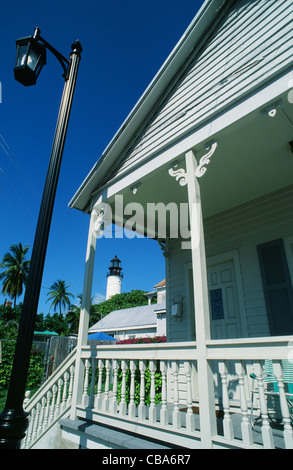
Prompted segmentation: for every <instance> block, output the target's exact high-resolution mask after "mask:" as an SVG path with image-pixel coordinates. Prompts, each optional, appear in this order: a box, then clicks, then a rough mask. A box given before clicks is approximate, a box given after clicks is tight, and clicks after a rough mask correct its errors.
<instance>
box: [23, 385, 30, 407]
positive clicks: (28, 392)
mask: <svg viewBox="0 0 293 470" xmlns="http://www.w3.org/2000/svg"><path fill="white" fill-rule="evenodd" d="M30 396H31V392H30V390H27V391H26V392H25V399H24V401H23V407H24V409H25V408H26V406H27V404H28V402H29V401H30Z"/></svg>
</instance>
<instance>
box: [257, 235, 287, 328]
mask: <svg viewBox="0 0 293 470" xmlns="http://www.w3.org/2000/svg"><path fill="white" fill-rule="evenodd" d="M257 249H258V257H259V263H260V268H261V276H262V283H263V289H264V295H265V301H266V307H267V313H268V320H269V326H270V333H271V335H272V336H278V335H280V336H282V335H291V334H293V291H292V284H291V279H290V275H289V269H288V264H287V260H286V255H285V250H284V246H283V241H282V240H275V241H272V242H269V243H265V244H262V245H259V246H258V247H257Z"/></svg>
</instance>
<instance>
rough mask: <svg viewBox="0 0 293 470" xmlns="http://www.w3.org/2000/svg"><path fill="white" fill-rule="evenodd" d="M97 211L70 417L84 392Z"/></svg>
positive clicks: (92, 221)
mask: <svg viewBox="0 0 293 470" xmlns="http://www.w3.org/2000/svg"><path fill="white" fill-rule="evenodd" d="M95 218H96V213H95V211H94V210H92V212H91V218H90V224H89V233H88V242H87V250H86V260H85V272H84V281H83V291H82V302H81V309H80V317H79V329H78V339H77V357H76V363H75V374H74V385H73V394H72V406H71V412H70V419H72V420H74V419H76V405H77V403H80V402H81V396H82V392H83V377H84V364H83V361H82V360H81V348H82V346H85V345H86V344H87V337H88V328H89V316H90V306H91V293H92V282H93V273H94V261H95V251H96V235H95V231H94V225H95Z"/></svg>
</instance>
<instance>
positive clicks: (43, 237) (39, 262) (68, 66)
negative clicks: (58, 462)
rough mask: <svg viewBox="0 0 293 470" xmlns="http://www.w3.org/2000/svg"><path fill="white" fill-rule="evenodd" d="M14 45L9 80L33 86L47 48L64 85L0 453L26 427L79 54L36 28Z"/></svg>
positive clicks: (1, 418) (1, 419)
mask: <svg viewBox="0 0 293 470" xmlns="http://www.w3.org/2000/svg"><path fill="white" fill-rule="evenodd" d="M16 46H17V57H16V65H15V68H14V75H15V79H16V80H17V81H19V82H20V83H22V84H23V85H25V86H30V85H34V84H35V83H36V80H37V78H38V75H39V73H40V71H41V69H42V67H43V65H45V63H46V49H49V50H50V51H51V52H52V53H53V54H54V55H55V57H56V58H57V59H58V60H59V62H60V63H61V65H62V68H63V70H64V74H63V77H64V79H65V85H64V90H63V95H62V99H61V104H60V109H59V115H58V119H57V125H56V130H55V136H54V141H53V146H52V151H51V157H50V162H49V167H48V171H47V177H46V182H45V186H44V191H43V197H42V202H41V207H40V212H39V218H38V224H37V228H36V234H35V239H34V245H33V251H32V256H31V264H30V270H29V275H28V280H27V285H26V290H25V296H24V301H23V307H22V314H21V319H20V324H19V333H18V338H17V343H16V349H15V355H14V362H13V367H12V371H11V377H10V383H9V389H8V394H7V398H6V404H5V408H4V410H3V412H2V413H1V414H0V448H3V449H19V448H20V443H21V440H22V439H23V438H24V436H25V433H26V430H27V427H28V414H27V413H26V412H25V411H24V409H23V400H24V397H25V389H26V381H27V374H28V368H29V361H30V353H31V347H32V341H33V333H34V326H35V319H36V315H37V307H38V302H39V296H40V289H41V281H42V276H43V270H44V264H45V257H46V250H47V244H48V238H49V232H50V225H51V219H52V213H53V207H54V201H55V195H56V190H57V183H58V177H59V172H60V166H61V160H62V154H63V149H64V144H65V137H66V132H67V127H68V120H69V116H70V110H71V105H72V99H73V94H74V89H75V84H76V78H77V72H78V65H79V62H80V53H81V51H82V47H81V45H80V43H79V42H78V41H76V42H74V43H73V44H72V46H71V53H70V59H69V60H67V59H66V58H65V57H63V56H62V55H61V54H60V53H59V52H58V51H56V49H54V48H53V47H52V46H51V45H50V44H49V43H47V42H46V41H45V40H44V39H43V38H42V37H41V36H40V30H39V28H36V29H35V32H34V35H33V36H30V37H27V38H23V39H19V40H17V41H16Z"/></svg>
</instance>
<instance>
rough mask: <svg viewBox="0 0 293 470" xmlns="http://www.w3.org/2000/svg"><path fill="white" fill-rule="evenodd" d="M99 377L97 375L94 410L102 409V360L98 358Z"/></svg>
mask: <svg viewBox="0 0 293 470" xmlns="http://www.w3.org/2000/svg"><path fill="white" fill-rule="evenodd" d="M98 369H99V377H98V386H97V396H96V398H95V408H96V410H101V409H102V404H103V397H102V386H103V369H104V361H103V360H102V359H99V361H98Z"/></svg>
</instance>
